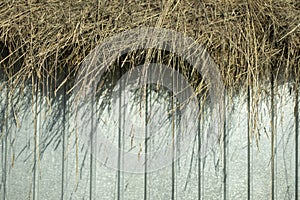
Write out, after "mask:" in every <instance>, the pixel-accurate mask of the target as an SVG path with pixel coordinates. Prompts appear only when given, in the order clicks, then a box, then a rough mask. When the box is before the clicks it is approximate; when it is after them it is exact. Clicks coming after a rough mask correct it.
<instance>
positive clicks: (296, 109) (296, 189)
mask: <svg viewBox="0 0 300 200" xmlns="http://www.w3.org/2000/svg"><path fill="white" fill-rule="evenodd" d="M294 116H295V140H296V143H295V200H298V197H299V171H298V167H299V155H298V151H299V85H298V83H296V84H295V109H294Z"/></svg>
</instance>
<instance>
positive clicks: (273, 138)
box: [271, 72, 275, 200]
mask: <svg viewBox="0 0 300 200" xmlns="http://www.w3.org/2000/svg"><path fill="white" fill-rule="evenodd" d="M274 119H275V108H274V74H273V72H271V199H272V200H274V198H275V181H274V180H275V177H274V176H275V173H274V171H275V161H274V156H275V152H274V150H275V124H274Z"/></svg>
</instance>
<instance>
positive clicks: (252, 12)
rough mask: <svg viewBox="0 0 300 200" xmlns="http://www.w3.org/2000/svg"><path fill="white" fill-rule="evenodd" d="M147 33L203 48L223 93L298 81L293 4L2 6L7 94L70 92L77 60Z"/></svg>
mask: <svg viewBox="0 0 300 200" xmlns="http://www.w3.org/2000/svg"><path fill="white" fill-rule="evenodd" d="M149 26H150V27H162V28H168V29H172V30H175V31H178V32H182V33H184V34H186V35H188V36H190V37H192V38H193V39H194V40H195V41H197V42H198V43H200V44H203V45H204V46H205V48H206V49H207V50H208V52H209V53H210V55H211V57H212V58H213V59H214V61H215V62H216V63H217V65H218V66H219V70H220V72H221V75H222V78H223V81H224V83H225V86H226V88H227V89H228V91H230V92H228V93H231V92H234V91H239V92H241V91H245V89H246V88H247V86H250V87H251V88H253V93H257V94H259V93H260V92H261V90H263V89H264V87H265V86H266V85H268V83H269V81H270V77H271V74H273V75H272V76H274V78H275V80H276V83H278V84H281V83H286V82H289V83H293V82H295V81H296V80H298V78H299V70H298V68H299V66H300V65H299V60H300V59H299V57H300V53H299V46H300V5H299V3H298V1H297V0H294V1H293V0H286V1H283V0H276V1H264V0H256V1H252V0H248V1H235V0H229V1H225V0H218V1H209V0H203V1H192V0H178V1H174V0H169V1H149V2H147V1H133V0H132V1H98V0H97V1H96V0H94V1H89V0H88V1H79V0H77V1H66V2H62V1H54V0H48V1H44V0H35V1H34V0H31V1H30V0H28V1H25V0H20V1H13V0H4V1H2V2H1V3H0V47H1V52H2V53H1V59H0V63H1V69H2V72H3V73H2V79H3V80H6V83H8V85H9V88H10V89H11V90H13V89H14V88H16V85H19V86H21V88H22V85H24V84H25V83H28V82H29V83H31V84H32V85H37V84H36V83H39V85H40V86H39V87H40V88H42V89H43V91H46V92H45V93H46V94H49V95H50V96H51V95H56V94H57V92H58V91H59V90H60V89H61V88H62V87H63V85H65V84H67V83H71V84H72V81H74V77H75V76H76V73H77V71H78V68H79V66H80V64H81V61H82V60H83V58H84V57H85V56H86V55H87V54H88V53H89V52H90V51H91V50H92V49H93V48H95V47H96V46H97V45H98V44H101V43H102V42H103V41H104V40H105V39H106V38H109V37H110V36H113V35H114V34H116V33H120V32H122V31H124V30H129V29H132V28H136V27H149ZM61 74H64V76H61ZM71 84H70V85H71ZM197 84H198V82H197ZM3 86H4V84H2V85H1V88H3Z"/></svg>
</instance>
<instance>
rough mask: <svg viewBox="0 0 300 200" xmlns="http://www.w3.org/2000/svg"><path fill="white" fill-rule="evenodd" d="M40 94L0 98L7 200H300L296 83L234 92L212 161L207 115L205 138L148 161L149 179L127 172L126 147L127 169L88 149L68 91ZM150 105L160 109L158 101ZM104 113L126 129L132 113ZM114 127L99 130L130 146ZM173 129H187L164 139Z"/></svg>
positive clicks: (201, 134) (201, 123) (1, 187)
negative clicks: (165, 159) (157, 162)
mask: <svg viewBox="0 0 300 200" xmlns="http://www.w3.org/2000/svg"><path fill="white" fill-rule="evenodd" d="M35 90H38V88H32V87H31V86H28V88H23V89H21V88H20V89H18V90H16V91H11V90H9V89H4V90H3V91H4V92H2V93H1V99H0V103H1V118H0V119H1V120H0V122H1V124H0V130H1V137H0V138H1V143H0V146H1V148H0V151H1V159H0V164H1V184H0V191H1V192H0V193H1V198H2V199H9V200H11V199H298V197H299V191H300V187H299V174H298V172H299V169H300V165H299V153H300V150H299V137H298V135H299V129H298V128H299V115H298V112H299V107H298V101H299V99H298V98H299V97H298V90H297V89H295V90H291V91H292V92H291V91H290V90H289V86H288V85H285V86H278V87H276V88H275V87H274V86H273V85H271V87H270V88H269V90H268V91H269V93H267V92H266V93H265V94H260V95H259V96H255V95H253V93H255V90H254V89H252V88H249V89H248V91H246V94H243V95H239V96H235V97H233V98H231V97H229V96H226V97H225V102H224V103H225V105H226V106H225V111H226V112H225V123H224V132H223V133H221V134H220V135H219V138H218V142H217V143H216V145H215V146H214V147H213V148H210V149H209V151H207V152H208V153H207V154H205V156H200V155H203V153H202V152H201V151H203V148H201V145H203V141H205V137H208V136H209V131H210V128H209V127H210V126H209V124H208V123H207V120H206V116H207V115H209V114H207V113H206V111H204V112H203V113H202V114H201V116H200V117H199V120H198V121H196V122H192V123H195V124H197V125H198V132H197V133H195V137H194V140H193V141H192V143H191V145H190V147H189V148H188V149H187V151H186V152H185V153H184V154H182V156H180V157H179V158H178V159H176V160H175V159H174V160H173V162H171V163H170V164H169V165H166V166H164V167H163V168H162V169H158V170H155V171H153V172H149V173H148V172H147V163H146V162H145V163H146V164H145V168H144V170H145V171H144V173H141V174H135V173H128V172H126V171H124V170H122V169H123V168H124V166H125V165H126V162H127V161H126V160H124V156H123V154H122V153H124V151H119V152H118V153H117V156H116V159H117V160H118V162H117V166H118V169H113V168H109V167H107V166H106V164H105V163H103V162H99V160H97V159H95V157H97V156H95V154H93V152H92V151H87V150H86V149H85V148H84V147H83V144H82V139H81V136H82V132H80V131H79V130H80V129H78V127H76V123H73V122H74V113H75V112H74V109H73V107H72V105H71V103H72V97H69V96H67V90H66V89H64V90H63V92H62V93H61V94H58V95H57V97H56V99H48V98H46V97H45V96H43V95H40V94H39V93H35V92H32V91H35ZM290 92H291V93H290ZM121 96H122V94H120V97H121ZM120 99H121V98H120ZM141 101H143V100H142V99H141ZM147 102H150V104H149V105H152V104H151V99H149V98H148V99H147ZM254 105H257V106H254ZM121 109H124V108H120V110H121ZM141 110H143V109H141ZM135 111H136V110H132V111H131V114H133V113H134V112H135ZM105 112H107V113H106V114H105V113H104V112H102V114H103V113H104V114H103V115H106V118H105V119H107V120H108V121H109V120H111V117H116V119H117V120H115V121H117V122H118V123H119V122H121V123H122V121H125V119H124V118H125V116H122V115H121V114H120V116H118V113H124V112H121V111H120V112H116V113H114V114H113V113H112V111H105ZM129 113H130V112H129ZM94 114H96V113H94ZM112 115H115V116H112ZM127 117H128V116H127ZM174 120H175V121H176V120H177V119H176V118H175V119H174ZM158 121H159V120H158ZM170 122H172V120H171V121H170ZM99 123H100V122H99ZM103 123H104V122H103ZM165 123H166V124H168V123H169V122H165ZM122 126H126V124H123V125H122ZM108 127H109V129H102V130H100V131H104V132H106V133H107V136H108V137H112V138H114V137H115V138H114V141H115V143H113V144H114V145H119V146H117V147H118V148H119V149H121V150H122V148H126V147H124V146H126V145H128V144H130V138H131V136H130V133H125V131H120V129H118V128H116V127H114V125H113V124H112V125H109V126H108ZM181 128H184V127H181ZM123 130H129V129H126V128H124V129H123ZM168 130H170V132H168ZM172 130H173V131H174V130H176V131H179V132H180V127H177V128H175V129H172V123H170V126H169V125H166V129H164V132H165V133H163V134H162V135H164V134H166V135H169V136H170V135H172ZM142 134H146V133H145V132H144V133H142ZM169 136H168V137H169ZM146 138H147V137H146ZM169 138H170V137H169ZM166 141H167V139H166ZM136 145H137V147H136V148H138V149H140V150H141V151H142V153H145V151H146V152H147V149H148V151H151V149H152V148H153V146H155V144H152V143H150V142H149V143H147V142H146V143H143V145H142V146H140V147H139V146H138V143H136ZM151 145H152V146H151ZM146 146H147V147H146ZM146 148H147V149H146ZM137 152H138V150H137ZM175 153H176V152H175ZM137 159H138V158H137Z"/></svg>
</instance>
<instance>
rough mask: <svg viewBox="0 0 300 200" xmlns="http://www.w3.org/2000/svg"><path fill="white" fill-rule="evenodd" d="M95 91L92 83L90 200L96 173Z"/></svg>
mask: <svg viewBox="0 0 300 200" xmlns="http://www.w3.org/2000/svg"><path fill="white" fill-rule="evenodd" d="M94 91H95V88H94V82H93V83H92V94H91V98H92V99H91V132H90V144H91V148H90V151H91V152H90V188H89V189H90V190H89V193H90V198H89V199H90V200H92V199H93V173H94V170H93V165H94V162H93V152H94V145H93V144H94V141H93V139H94V100H95V99H94Z"/></svg>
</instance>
